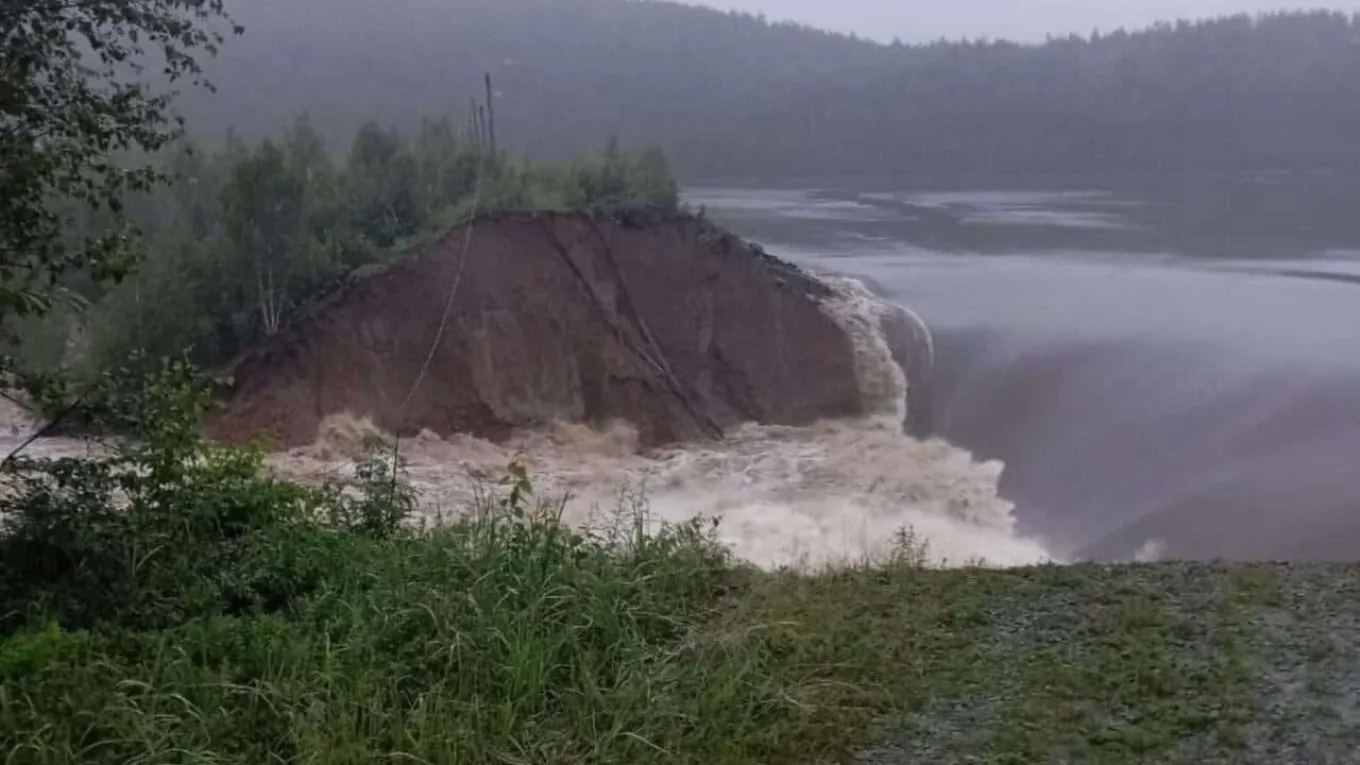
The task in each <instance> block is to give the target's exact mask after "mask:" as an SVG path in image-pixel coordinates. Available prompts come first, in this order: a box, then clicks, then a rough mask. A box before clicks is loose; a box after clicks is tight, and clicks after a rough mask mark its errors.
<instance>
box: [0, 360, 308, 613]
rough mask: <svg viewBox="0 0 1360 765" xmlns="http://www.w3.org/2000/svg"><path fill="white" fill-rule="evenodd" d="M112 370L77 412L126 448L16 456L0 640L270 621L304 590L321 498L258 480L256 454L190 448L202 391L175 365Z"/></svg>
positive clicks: (7, 507)
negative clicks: (40, 625) (28, 631)
mask: <svg viewBox="0 0 1360 765" xmlns="http://www.w3.org/2000/svg"><path fill="white" fill-rule="evenodd" d="M146 367H147V365H146V364H144V363H137V362H136V360H134V362H132V363H130V364H129V365H127V366H126V367H123V368H121V369H118V370H115V371H113V372H110V373H109V374H108V375H107V376H106V379H105V381H104V385H103V386H102V388H101V391H100V393H99V395H98V397H97V403H96V404H95V405H93V406H92V407H91V408H90V410H89V411H87V412H86V413H85V414H86V416H88V417H90V418H93V419H95V420H97V421H99V422H100V423H102V424H105V425H107V426H109V427H110V428H112V429H115V430H117V431H119V432H121V433H125V434H127V436H128V438H127V439H126V440H124V441H121V442H119V443H117V444H115V445H112V446H111V447H110V450H109V453H108V454H106V455H104V456H99V457H92V458H88V459H74V458H63V459H36V460H35V459H26V458H23V457H20V458H18V459H17V460H16V462H15V464H14V465H13V467H12V469H11V470H10V471H8V472H7V473H6V474H5V476H4V478H5V482H6V486H5V493H4V499H3V500H0V632H5V631H8V630H9V629H11V628H12V627H13V626H14V625H15V624H17V623H19V622H20V621H22V620H23V619H26V618H27V617H29V616H30V615H34V614H43V615H46V616H49V617H51V618H55V619H56V620H57V621H58V622H59V623H61V624H62V625H63V626H64V627H74V628H86V627H92V626H95V625H97V624H100V623H113V624H119V625H124V626H131V627H139V628H155V627H165V626H170V625H174V624H179V623H182V622H183V621H185V620H186V619H189V618H192V617H195V616H200V615H210V614H214V613H246V612H254V611H257V610H264V611H275V610H278V609H281V608H284V607H286V606H287V604H288V603H289V602H290V601H291V600H292V599H294V598H296V597H298V596H299V595H301V594H303V593H304V592H305V590H306V587H307V583H308V582H309V581H310V575H309V573H308V571H309V565H310V563H309V562H308V560H307V558H306V556H305V555H301V554H299V551H300V549H299V548H297V547H295V546H294V545H295V543H297V544H300V542H301V540H302V539H304V538H305V533H304V532H305V530H306V529H307V528H308V524H309V523H310V520H309V519H310V518H311V516H312V515H313V514H314V513H316V512H318V511H319V508H320V506H321V504H322V501H323V497H321V495H319V494H316V493H314V492H312V491H310V490H306V489H303V488H301V487H299V486H296V485H294V484H290V483H284V482H279V481H275V480H272V479H269V478H267V477H266V476H264V474H263V473H262V471H261V467H262V463H263V456H262V454H261V453H260V452H259V451H254V450H234V449H227V448H224V447H221V446H218V445H216V444H212V443H210V442H207V441H204V440H202V439H200V438H199V436H198V432H197V426H198V419H199V415H200V414H201V412H202V411H203V408H204V406H205V405H206V403H207V399H206V397H205V394H204V393H203V388H202V387H201V386H200V385H199V384H198V383H199V381H198V380H197V378H196V377H195V376H194V374H193V373H192V372H191V370H190V368H189V367H188V366H187V365H186V364H184V363H183V362H169V361H167V362H165V363H163V364H162V365H161V366H160V369H159V372H158V374H156V375H154V376H151V377H146V376H144V375H143V374H142V373H141V371H140V370H142V369H145V368H146Z"/></svg>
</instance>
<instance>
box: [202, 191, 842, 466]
mask: <svg viewBox="0 0 1360 765" xmlns="http://www.w3.org/2000/svg"><path fill="white" fill-rule="evenodd" d="M467 234H468V231H467V229H466V228H465V227H460V228H456V229H454V230H452V231H449V232H448V233H447V234H446V235H445V236H443V237H442V238H441V239H440V240H439V241H437V242H435V243H433V244H431V245H428V246H425V247H424V248H422V249H420V250H419V251H417V252H416V253H414V254H413V256H412V257H410V258H408V259H406V260H404V261H402V262H399V263H397V264H395V265H391V266H386V267H382V268H376V269H369V270H368V271H367V272H365V273H360V274H356V275H355V276H354V277H352V278H351V279H350V280H349V281H348V282H347V283H346V284H345V285H344V286H343V287H342V288H341V289H339V290H338V291H337V292H335V293H334V294H332V295H331V296H330V297H329V298H327V299H326V300H325V301H322V303H320V304H318V305H317V306H316V307H315V309H314V310H313V311H311V312H310V313H309V316H308V318H306V319H303V320H300V321H298V322H297V323H295V325H294V326H292V327H290V328H288V329H286V330H285V331H284V332H282V333H281V334H280V335H278V336H276V337H275V338H273V339H272V341H270V342H269V343H267V344H266V345H265V346H263V347H261V348H259V349H257V350H255V351H253V352H251V353H250V354H248V355H246V356H244V357H242V358H241V359H239V360H238V362H237V363H236V364H235V365H234V367H233V370H232V375H233V379H234V382H233V384H232V385H231V386H230V387H229V388H228V389H227V390H225V391H224V393H223V396H222V407H221V408H220V410H219V411H217V412H216V413H214V414H213V415H212V416H211V417H210V418H209V421H208V423H207V426H208V430H209V431H210V433H211V435H213V436H215V437H218V438H220V439H223V440H226V441H230V442H242V441H246V440H249V439H251V438H253V437H255V436H257V435H261V434H267V435H268V436H269V437H271V439H272V441H273V443H274V445H275V446H278V447H292V446H298V445H303V444H307V443H310V442H311V441H312V440H313V439H314V438H315V437H316V434H317V426H318V425H319V424H320V422H321V420H322V418H324V417H325V416H327V415H329V414H333V413H339V412H349V413H351V414H353V415H355V416H360V417H369V418H371V419H372V420H373V421H374V422H375V423H376V424H377V425H378V426H379V427H381V428H383V429H384V430H387V431H389V432H396V433H400V434H411V433H414V432H418V431H419V430H421V429H422V428H428V429H430V430H432V431H434V432H436V433H438V434H440V435H442V436H446V435H449V434H451V433H454V432H466V433H472V434H476V435H479V436H483V437H487V438H492V439H497V438H501V437H504V436H507V435H509V433H510V432H511V431H512V430H513V429H516V428H521V427H532V426H535V425H539V424H544V423H547V422H550V421H552V420H563V421H571V422H588V423H601V422H604V421H608V420H610V419H613V418H623V419H626V420H628V421H629V422H631V423H633V424H634V425H635V426H636V427H637V429H638V433H639V438H640V441H641V442H642V444H643V445H658V444H664V443H669V442H674V441H679V440H685V439H690V438H694V437H702V436H706V435H717V434H718V433H719V432H720V431H721V429H723V428H725V427H728V426H730V425H733V424H736V423H739V422H742V421H751V420H754V421H758V422H763V423H772V424H790V425H796V424H805V423H808V422H811V421H814V420H816V419H819V418H823V417H838V416H851V415H856V414H860V413H861V412H862V410H863V408H864V407H865V406H866V404H865V402H864V401H862V400H861V395H860V393H859V390H858V389H857V387H856V381H855V377H854V369H855V365H854V362H853V353H854V348H853V346H852V344H851V341H850V338H849V337H847V335H846V333H845V332H844V331H843V330H842V329H841V328H840V327H839V326H837V324H836V323H835V322H834V321H833V320H832V319H831V318H830V317H829V315H828V314H826V313H824V312H823V311H822V310H820V309H819V307H818V304H819V302H820V301H822V300H824V299H825V298H827V297H828V296H829V292H828V289H827V287H825V286H824V285H823V284H821V283H820V282H818V281H816V280H814V279H812V278H811V277H809V276H808V275H806V274H805V273H803V272H802V271H800V270H798V269H797V268H795V267H793V266H791V265H789V264H787V263H784V262H782V261H780V260H777V259H775V258H773V257H771V256H769V255H767V254H765V253H764V252H763V251H761V250H760V249H759V248H758V247H753V246H750V245H747V244H745V243H743V242H741V241H740V240H738V239H737V238H736V237H734V236H731V235H729V234H726V233H724V232H722V231H720V230H718V229H716V228H714V227H713V226H712V225H711V224H709V223H708V222H706V221H704V220H701V219H699V218H695V217H693V216H688V215H683V214H677V213H670V212H664V211H660V210H655V209H651V208H631V209H629V210H627V211H623V212H616V213H612V214H610V215H608V216H596V217H591V216H587V215H584V214H567V213H536V214H528V213H525V214H514V215H505V216H500V217H498V218H495V219H486V220H481V221H478V222H477V223H476V224H475V226H474V228H473V230H472V232H471V239H470V241H471V244H470V246H469V247H468V248H467V249H466V256H465V257H464V246H463V244H464V240H465V237H466V236H467ZM455 284H456V285H457V286H456V289H453V287H454V285H455ZM450 295H452V299H450ZM413 389H414V393H413V392H412V391H413Z"/></svg>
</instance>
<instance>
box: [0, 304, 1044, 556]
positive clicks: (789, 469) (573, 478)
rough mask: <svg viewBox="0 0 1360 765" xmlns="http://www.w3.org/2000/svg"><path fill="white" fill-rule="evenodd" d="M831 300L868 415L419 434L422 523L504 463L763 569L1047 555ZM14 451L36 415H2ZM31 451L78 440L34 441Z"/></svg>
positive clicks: (320, 458)
mask: <svg viewBox="0 0 1360 765" xmlns="http://www.w3.org/2000/svg"><path fill="white" fill-rule="evenodd" d="M824 281H825V283H826V284H828V286H830V287H831V289H832V291H833V293H834V297H833V298H832V299H830V300H827V301H825V302H824V303H823V307H824V310H826V311H828V312H829V314H830V315H831V316H832V318H833V319H834V320H835V321H836V322H837V324H839V325H840V326H842V327H843V328H844V329H845V330H846V332H847V333H848V334H849V335H850V337H851V338H852V340H853V342H854V346H855V360H854V363H855V376H856V379H857V380H858V381H859V384H860V386H861V388H862V389H863V391H864V395H865V398H866V400H869V401H872V402H873V403H874V407H873V409H872V410H871V411H869V412H868V413H867V414H866V415H865V416H861V417H854V418H841V419H829V420H823V421H820V422H817V423H813V424H810V425H806V426H776V425H759V424H753V423H747V424H743V425H739V426H737V427H735V428H732V429H729V431H728V432H727V433H726V435H725V437H724V438H722V439H720V440H715V441H695V442H691V443H686V444H681V445H677V446H669V447H662V448H647V447H645V446H643V445H641V442H640V440H639V438H638V433H637V431H636V429H635V428H634V427H633V426H631V425H630V424H628V423H626V422H624V421H615V422H613V423H611V424H609V425H607V426H605V427H602V428H591V427H588V426H586V425H582V424H568V423H557V424H555V425H553V426H551V427H547V428H540V429H536V430H533V431H523V432H518V433H516V434H514V435H513V436H512V437H510V438H508V439H505V440H502V441H499V442H493V441H491V440H487V439H481V438H476V437H472V436H467V435H452V436H448V437H440V436H437V435H435V434H434V433H432V432H430V431H428V430H426V431H424V432H421V433H420V435H419V436H417V437H415V438H408V439H403V440H401V441H400V445H401V454H402V457H403V460H404V462H405V463H406V469H407V477H408V479H409V480H410V482H411V484H412V485H413V486H414V487H415V488H416V489H417V490H418V492H419V496H420V503H421V510H422V513H423V514H424V515H425V516H426V517H427V518H428V519H435V518H439V519H444V520H448V519H450V518H454V517H456V516H457V515H459V514H460V513H462V512H464V511H466V510H467V509H468V508H470V507H472V506H473V505H474V503H475V502H476V500H477V498H478V497H479V495H482V494H483V493H484V492H486V491H489V490H490V491H494V490H495V487H494V485H493V482H494V479H495V478H496V477H497V476H499V475H501V474H503V471H504V470H505V468H506V467H507V465H508V464H509V463H510V461H511V460H513V459H517V458H518V459H522V460H523V461H524V462H525V464H526V465H527V467H528V468H529V470H530V474H531V477H532V479H533V481H534V485H535V491H536V495H537V499H538V500H539V501H540V502H545V503H549V504H558V503H562V502H565V505H564V508H563V509H564V513H563V518H564V520H565V521H566V522H567V523H569V524H572V525H575V526H578V527H584V526H592V525H598V524H600V523H602V522H604V520H605V519H606V518H607V517H608V516H609V515H610V514H611V513H613V512H615V511H616V510H618V509H619V508H620V507H622V508H623V509H626V510H633V509H636V508H638V507H639V505H641V506H642V507H644V508H645V510H646V512H647V516H648V518H649V519H650V521H651V523H652V524H654V525H659V524H662V523H667V522H682V521H685V520H688V519H690V518H693V517H695V516H699V515H701V516H704V517H707V518H716V519H718V521H719V523H718V529H717V534H718V536H719V539H720V540H721V541H722V542H723V543H725V544H727V545H728V546H730V548H731V549H732V550H733V552H734V554H736V555H737V556H739V557H740V558H743V559H745V560H748V561H750V562H752V563H754V564H756V565H759V566H762V567H768V568H773V567H779V566H786V565H792V566H824V565H845V564H851V563H856V562H861V561H864V560H868V559H874V558H878V557H879V556H881V555H883V554H885V553H886V552H888V551H889V550H890V548H891V545H892V544H893V541H894V539H895V537H896V535H897V532H899V531H902V530H910V531H911V532H912V534H913V535H914V536H915V537H916V538H917V539H918V540H919V541H922V542H924V543H925V544H926V554H927V557H928V559H929V560H930V562H932V563H934V564H938V565H962V564H969V563H986V564H988V565H1003V566H1004V565H1024V564H1031V563H1036V562H1041V561H1045V560H1048V559H1050V556H1049V555H1048V554H1047V553H1046V551H1045V550H1044V549H1043V547H1042V546H1041V545H1040V544H1039V543H1037V542H1035V541H1032V540H1027V539H1022V538H1019V537H1018V536H1017V535H1016V533H1015V529H1014V519H1013V516H1012V512H1013V507H1012V505H1011V504H1010V503H1009V502H1007V501H1005V500H1004V499H1002V498H1001V497H999V496H998V494H997V484H998V480H999V478H1000V475H1001V472H1002V465H1001V464H1000V463H999V462H978V461H975V460H974V459H973V458H972V457H971V455H969V454H968V453H967V452H965V451H963V450H960V449H958V448H955V447H953V446H951V445H949V444H947V443H945V442H943V441H940V440H928V441H922V440H917V439H913V438H910V437H907V436H906V435H904V433H903V428H902V422H903V417H904V414H905V412H906V405H907V397H908V396H909V395H910V391H909V389H908V384H907V379H906V376H905V375H904V374H903V371H902V369H901V367H900V366H899V365H898V364H897V363H896V362H895V361H894V360H893V357H892V354H891V352H890V350H889V347H888V343H887V342H886V340H885V339H884V336H883V333H882V331H881V322H882V319H883V317H884V316H885V315H889V314H891V313H892V312H893V311H894V310H896V309H895V307H892V306H888V305H886V304H884V303H881V302H879V301H878V300H877V299H875V298H874V297H873V296H872V295H871V294H870V293H869V292H868V290H866V289H865V288H864V286H863V285H862V284H860V283H858V282H856V281H854V280H851V279H846V278H838V277H826V278H824ZM8 424H9V425H10V426H11V427H10V428H8V429H6V431H5V432H4V434H3V441H4V442H6V443H5V444H4V446H6V447H9V448H12V447H13V445H14V444H16V443H17V442H18V441H19V440H20V439H21V438H22V437H23V436H24V435H25V432H24V431H25V429H26V428H28V427H32V424H31V423H30V424H24V423H22V422H20V421H19V419H18V418H17V417H11V418H10V422H9V423H8ZM370 435H384V434H380V433H378V431H377V428H376V427H374V426H373V425H372V423H371V422H368V421H367V420H365V419H362V418H355V417H352V416H350V415H347V414H337V415H331V416H328V417H327V418H325V419H324V421H323V422H322V425H321V428H320V430H319V434H318V437H317V439H316V442H315V443H314V444H311V445H308V446H304V447H298V448H293V449H289V450H287V451H282V452H279V453H276V454H273V455H271V457H270V458H269V464H270V465H271V466H272V467H273V468H274V469H275V470H277V471H278V472H279V473H281V474H283V475H286V476H289V477H292V478H296V479H299V480H304V481H307V480H316V479H319V478H322V477H327V476H330V477H337V478H341V479H343V478H344V477H345V476H347V475H349V474H350V473H351V470H352V465H353V458H354V457H355V456H356V455H357V453H358V449H359V447H360V444H361V443H362V442H363V441H364V440H365V437H366V436H370ZM31 448H33V449H34V450H35V452H36V453H40V454H47V455H55V454H69V453H73V452H79V451H81V450H83V449H86V448H87V445H85V444H84V443H82V442H80V441H76V440H71V439H41V440H39V441H38V442H36V443H35V444H34V446H33V447H31Z"/></svg>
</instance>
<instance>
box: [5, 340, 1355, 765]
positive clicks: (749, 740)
mask: <svg viewBox="0 0 1360 765" xmlns="http://www.w3.org/2000/svg"><path fill="white" fill-rule="evenodd" d="M133 366H135V367H137V368H142V367H144V366H145V365H144V364H139V365H133ZM197 382H198V381H197V380H196V379H195V377H194V375H193V374H192V373H191V371H190V368H189V367H188V366H187V365H185V364H178V363H175V364H166V365H164V366H163V367H162V369H161V371H160V373H159V374H157V375H154V376H152V377H151V378H149V380H148V378H146V377H144V376H142V375H140V374H138V373H136V372H134V371H132V367H129V369H127V370H123V371H122V372H119V373H115V374H111V375H110V376H109V380H108V383H107V384H108V388H109V391H110V393H108V395H104V396H102V397H101V398H100V401H101V403H102V405H103V406H104V407H106V409H105V410H104V411H103V412H102V415H101V416H104V417H107V418H110V419H115V420H117V423H116V424H117V426H118V428H119V430H120V431H121V432H129V433H132V434H133V435H134V437H132V438H128V439H127V440H125V441H122V442H120V443H119V444H118V445H116V446H115V447H114V448H113V449H112V450H111V452H110V453H109V454H108V455H107V456H104V457H99V458H89V459H80V460H55V461H43V460H35V461H24V460H19V461H18V462H16V463H14V464H13V465H12V466H11V469H9V470H8V471H7V473H6V480H7V483H8V485H7V487H6V492H5V495H4V496H5V498H4V500H3V504H2V505H0V513H3V518H4V521H3V523H4V527H3V535H2V536H0V759H2V760H3V761H4V762H6V763H75V762H80V763H103V762H107V763H119V764H120V765H121V764H123V763H135V762H157V763H181V762H182V763H189V762H194V763H200V762H224V763H242V764H244V763H251V764H254V763H269V762H285V763H294V762H296V763H302V762H325V763H346V762H356V763H357V762H429V763H487V762H508V763H518V762H523V763H572V762H579V763H636V762H678V763H683V762H692V763H747V762H808V763H822V762H836V761H850V760H856V761H861V762H871V763H916V762H921V763H951V762H958V763H963V762H1013V763H1031V762H1095V763H1134V762H1139V763H1142V762H1244V761H1245V762H1277V761H1285V760H1289V761H1301V760H1300V759H1299V758H1300V757H1304V758H1305V759H1306V757H1307V756H1309V755H1312V756H1316V757H1318V758H1321V759H1318V760H1317V761H1335V758H1336V757H1339V756H1341V755H1342V754H1344V753H1345V752H1349V751H1353V747H1355V746H1357V745H1360V741H1356V740H1355V738H1356V734H1355V733H1354V726H1352V725H1349V723H1348V721H1349V720H1352V719H1354V715H1355V714H1356V711H1357V709H1356V707H1355V702H1354V699H1355V698H1357V694H1356V690H1357V689H1358V688H1360V672H1357V671H1356V670H1355V669H1354V668H1355V667H1356V666H1360V664H1357V662H1356V661H1355V659H1356V658H1357V657H1356V656H1355V645H1356V644H1355V642H1354V638H1355V635H1356V634H1357V632H1356V629H1355V627H1356V623H1357V621H1356V619H1355V617H1353V616H1346V614H1349V613H1351V612H1352V611H1353V609H1347V608H1345V607H1343V606H1344V604H1345V603H1346V602H1347V601H1346V598H1347V597H1348V593H1354V592H1357V591H1360V577H1357V576H1356V572H1355V571H1354V570H1350V569H1346V570H1341V569H1337V570H1330V569H1299V570H1295V569H1290V568H1282V567H1266V566H1261V567H1239V568H1228V567H1211V566H1183V565H1164V566H1139V567H1096V566H1078V567H1046V568H1037V569H1024V570H1015V571H988V570H984V569H981V568H970V569H962V570H954V571H935V570H928V569H925V568H923V567H922V565H921V561H922V559H923V556H922V555H921V550H920V548H919V546H918V545H917V544H916V543H915V541H914V540H912V539H911V537H910V536H909V535H904V536H903V538H902V540H901V543H900V544H899V546H898V553H897V554H896V555H895V556H893V557H892V558H890V559H889V560H887V561H884V562H881V563H879V564H876V565H873V566H861V567H857V568H850V569H842V570H835V571H824V572H806V571H803V572H799V571H781V572H761V571H756V570H754V569H752V568H750V567H747V566H744V565H742V564H741V563H740V562H738V561H734V560H732V559H731V558H730V557H729V556H728V555H727V554H726V553H725V551H723V550H722V549H721V548H720V547H719V546H718V545H716V544H715V543H714V541H713V536H712V534H711V532H712V530H713V523H714V522H713V521H709V520H704V519H697V520H696V521H694V522H692V523H690V524H686V525H682V526H678V527H669V528H666V529H664V530H663V531H662V532H661V533H659V534H655V535H649V534H646V533H644V532H643V531H642V529H644V528H646V527H647V525H648V524H647V523H646V520H647V519H646V517H645V513H646V508H645V504H640V505H638V506H635V507H632V508H625V511H624V512H621V513H619V514H618V516H617V517H616V518H615V520H614V522H613V523H611V524H606V525H605V526H604V527H602V528H598V529H593V530H587V531H571V530H567V529H565V528H563V527H562V526H561V525H560V524H559V523H558V522H557V516H556V514H555V513H553V512H551V506H549V505H544V504H541V503H539V502H537V501H535V499H534V497H533V487H532V485H531V484H530V482H529V479H528V476H527V475H525V473H524V472H523V470H522V469H520V468H518V467H515V466H511V467H510V468H509V470H508V471H507V476H506V480H505V483H504V485H502V486H501V487H499V489H498V491H497V492H495V493H494V494H493V495H492V499H491V500H489V501H488V502H487V503H485V505H484V506H482V507H479V508H472V509H470V512H469V513H468V514H467V515H466V516H465V517H463V518H461V519H459V520H456V521H455V522H452V523H447V524H442V525H439V526H438V527H435V528H423V527H422V526H421V524H419V523H412V522H410V520H411V519H410V518H409V517H408V516H409V513H410V512H411V510H412V508H413V506H414V497H413V496H412V495H411V493H410V491H409V490H408V489H406V488H405V485H404V484H403V483H402V481H401V480H400V479H401V476H400V465H399V464H394V463H393V462H392V461H391V459H390V452H388V451H387V449H386V448H381V449H377V450H375V451H371V452H369V453H368V454H367V455H365V456H364V457H363V458H362V459H361V460H360V461H359V464H358V465H357V466H356V467H357V470H356V476H357V481H356V482H355V484H354V485H352V486H347V487H340V486H333V485H326V486H321V487H319V488H303V487H299V486H297V485H294V484H290V483H286V482H281V481H278V480H275V479H274V478H272V477H270V476H269V475H268V474H267V472H266V471H265V470H264V469H263V467H262V459H261V454H260V452H258V451H254V450H240V449H227V448H223V447H220V446H218V445H215V444H211V443H208V442H205V441H202V440H200V439H199V437H198V436H197V431H196V428H195V425H196V421H197V417H198V415H199V413H200V412H201V411H202V408H203V406H204V405H205V399H204V398H203V397H202V395H201V394H200V393H199V392H198V391H199V390H200V388H199V386H198V384H197ZM1329 756H1330V757H1332V758H1333V759H1332V760H1328V759H1327V758H1328V757H1329Z"/></svg>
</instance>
